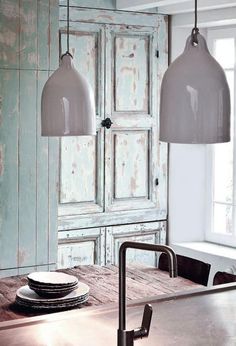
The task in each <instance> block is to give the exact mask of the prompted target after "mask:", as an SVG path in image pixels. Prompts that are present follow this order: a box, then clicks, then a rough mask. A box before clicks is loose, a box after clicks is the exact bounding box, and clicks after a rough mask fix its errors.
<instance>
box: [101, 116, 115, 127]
mask: <svg viewBox="0 0 236 346" xmlns="http://www.w3.org/2000/svg"><path fill="white" fill-rule="evenodd" d="M112 124H113V122H112V121H111V119H110V118H106V119H104V120H103V121H102V126H103V127H106V128H107V129H110V128H111V125H112Z"/></svg>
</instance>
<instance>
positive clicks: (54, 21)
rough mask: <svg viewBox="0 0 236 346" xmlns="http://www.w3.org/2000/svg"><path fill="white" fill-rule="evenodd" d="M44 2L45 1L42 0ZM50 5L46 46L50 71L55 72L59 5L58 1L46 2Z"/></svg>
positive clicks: (57, 51)
mask: <svg viewBox="0 0 236 346" xmlns="http://www.w3.org/2000/svg"><path fill="white" fill-rule="evenodd" d="M44 1H45V0H44ZM47 1H48V2H49V4H50V18H49V19H50V29H49V31H48V41H47V42H48V46H47V49H48V51H49V61H50V65H49V68H50V70H56V69H57V68H58V65H59V37H58V35H59V3H58V0H47Z"/></svg>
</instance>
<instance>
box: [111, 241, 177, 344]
mask: <svg viewBox="0 0 236 346" xmlns="http://www.w3.org/2000/svg"><path fill="white" fill-rule="evenodd" d="M128 248H130V249H139V250H146V251H157V252H165V253H166V254H167V256H168V262H169V274H170V277H176V276H177V258H176V254H175V252H174V250H173V249H172V248H171V247H169V246H166V245H159V244H145V243H138V242H124V243H123V244H122V245H121V246H120V251H119V330H118V346H126V345H127V346H128V345H131V344H132V343H130V344H129V343H127V342H126V341H125V335H124V333H123V332H124V331H126V250H127V249H128ZM119 335H120V336H121V335H123V337H122V340H119Z"/></svg>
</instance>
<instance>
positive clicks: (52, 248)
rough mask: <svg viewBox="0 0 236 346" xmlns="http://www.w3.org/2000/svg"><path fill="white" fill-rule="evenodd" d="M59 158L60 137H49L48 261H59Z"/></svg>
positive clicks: (50, 262)
mask: <svg viewBox="0 0 236 346" xmlns="http://www.w3.org/2000/svg"><path fill="white" fill-rule="evenodd" d="M58 158H59V139H58V138H52V137H51V138H49V167H48V180H49V193H48V198H49V220H48V243H47V245H48V251H49V254H48V263H49V264H52V263H56V262H57V247H58V240H57V238H58V232H57V214H58V174H59V172H58Z"/></svg>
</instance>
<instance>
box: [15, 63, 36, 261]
mask: <svg viewBox="0 0 236 346" xmlns="http://www.w3.org/2000/svg"><path fill="white" fill-rule="evenodd" d="M36 98H37V91H36V72H35V71H26V70H25V71H23V70H21V71H20V122H19V127H20V131H19V266H29V265H32V264H33V263H35V262H36Z"/></svg>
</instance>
